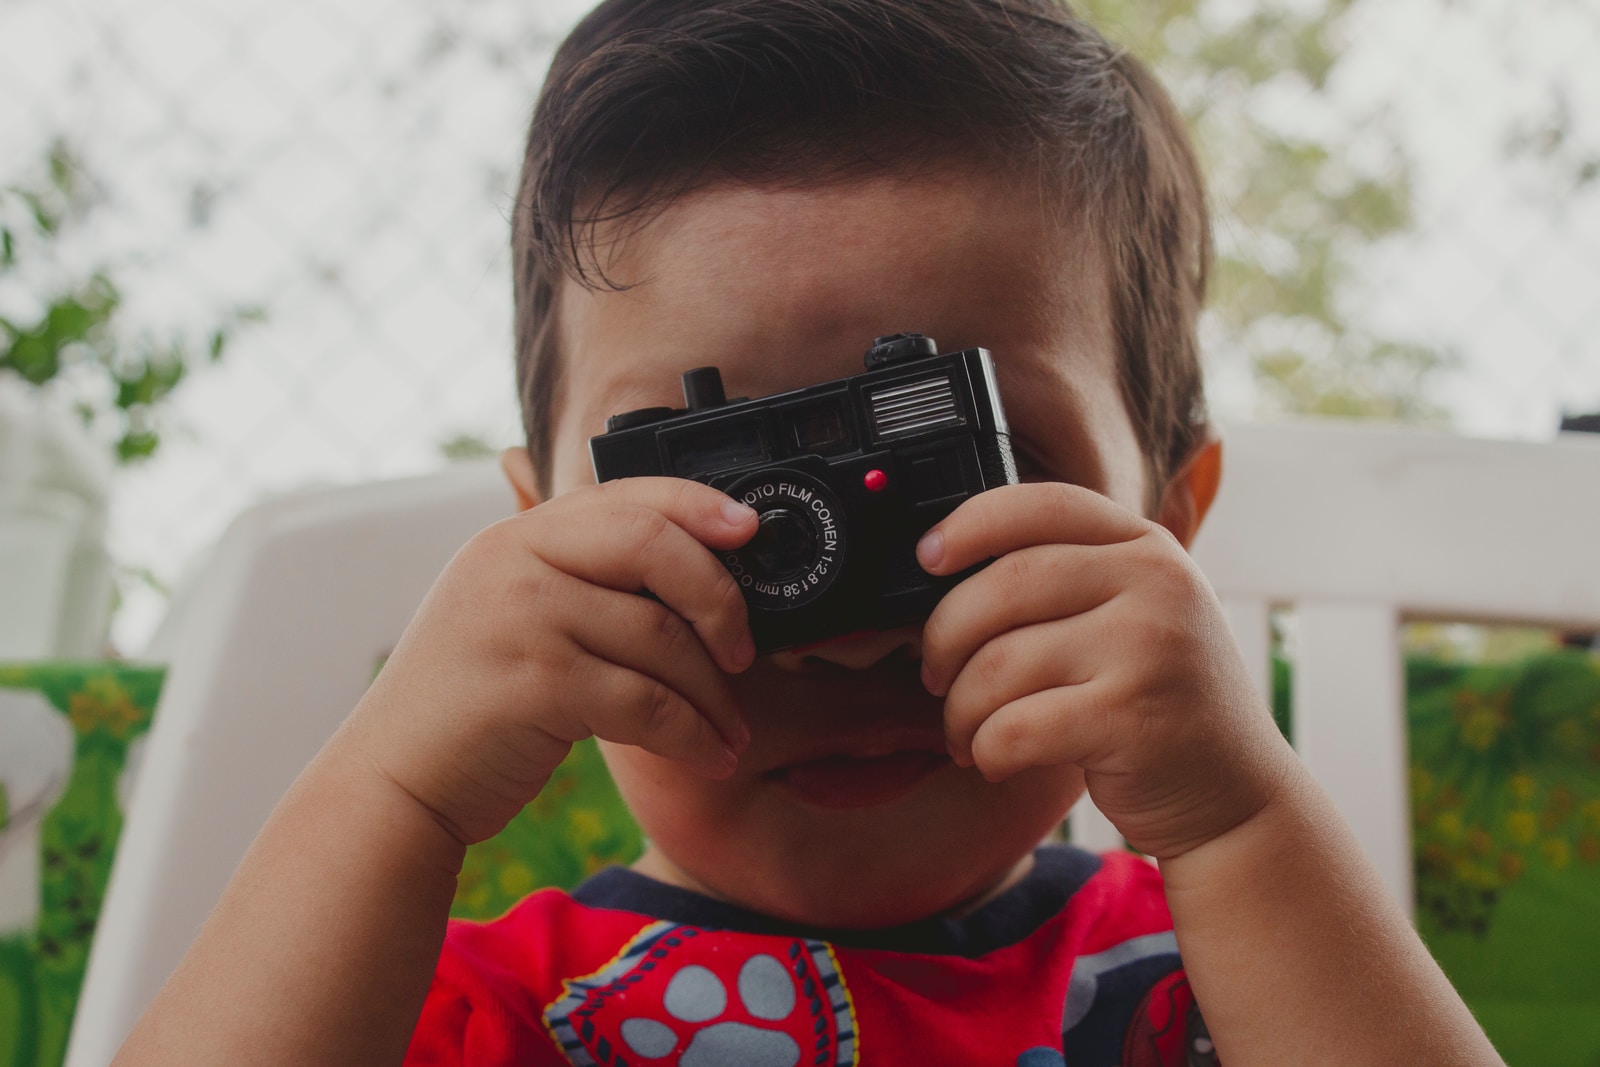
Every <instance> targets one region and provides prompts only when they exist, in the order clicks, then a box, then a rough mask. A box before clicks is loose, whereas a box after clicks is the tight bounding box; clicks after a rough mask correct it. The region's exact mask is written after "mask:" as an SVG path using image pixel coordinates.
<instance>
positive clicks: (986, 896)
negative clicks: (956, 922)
mask: <svg viewBox="0 0 1600 1067" xmlns="http://www.w3.org/2000/svg"><path fill="white" fill-rule="evenodd" d="M631 866H632V869H633V870H634V871H635V872H637V873H638V874H642V875H644V876H645V877H646V878H653V879H655V880H656V881H658V882H662V883H664V884H666V885H670V886H676V887H677V888H679V889H687V890H689V891H690V892H692V893H699V894H700V895H701V896H704V897H709V898H710V899H712V900H716V901H720V902H722V903H724V904H731V905H733V906H735V907H744V905H743V904H742V903H741V902H740V901H737V900H729V899H728V898H727V897H726V896H724V895H723V894H721V893H718V892H717V891H716V890H715V889H712V888H711V887H710V886H708V885H706V884H705V883H703V882H701V881H700V880H699V879H697V878H695V877H694V876H692V875H691V874H689V873H688V872H687V871H685V870H684V869H683V868H682V867H679V866H678V865H677V864H676V863H674V862H672V860H671V859H669V858H668V857H667V856H666V855H665V854H664V853H662V852H661V851H660V850H659V849H657V848H656V847H655V846H653V845H651V846H648V847H646V848H645V850H644V854H643V855H642V856H640V857H639V858H638V859H637V860H635V861H634V862H633V864H632V865H631ZM1032 870H1033V853H1032V852H1028V853H1026V854H1025V855H1024V856H1023V857H1022V858H1021V859H1019V860H1018V861H1017V862H1016V863H1014V864H1012V866H1011V869H1010V870H1009V871H1007V872H1006V874H1005V877H1003V878H1001V879H999V880H998V881H996V882H995V883H994V884H993V885H991V886H989V887H988V888H986V889H983V890H982V891H980V892H978V893H977V894H975V895H973V896H971V897H969V898H967V899H966V900H963V901H960V902H959V903H957V904H956V905H955V906H954V907H952V908H949V909H948V910H946V911H944V912H941V913H940V914H939V915H938V916H929V917H930V918H935V917H936V918H945V919H960V918H963V917H964V916H967V915H970V914H972V913H973V912H974V911H977V910H978V909H979V908H981V907H983V906H984V905H985V904H987V903H989V902H990V901H991V900H993V899H995V898H996V897H998V896H999V895H1000V894H1002V893H1004V892H1005V891H1006V890H1008V889H1010V888H1011V887H1012V886H1014V885H1016V884H1017V883H1018V882H1020V881H1022V880H1023V879H1024V878H1026V877H1027V876H1028V873H1029V872H1030V871H1032Z"/></svg>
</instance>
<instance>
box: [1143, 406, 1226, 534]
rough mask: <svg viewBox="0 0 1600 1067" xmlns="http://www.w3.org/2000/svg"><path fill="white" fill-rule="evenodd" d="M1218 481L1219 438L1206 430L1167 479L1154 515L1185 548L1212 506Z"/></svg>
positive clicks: (1220, 440) (1220, 460) (1220, 463)
mask: <svg viewBox="0 0 1600 1067" xmlns="http://www.w3.org/2000/svg"><path fill="white" fill-rule="evenodd" d="M1221 481H1222V439H1221V438H1219V437H1217V436H1216V434H1214V433H1212V432H1211V431H1210V430H1207V431H1206V435H1205V437H1204V438H1203V439H1202V440H1201V442H1200V444H1199V446H1198V447H1196V448H1195V450H1194V451H1193V452H1191V453H1190V454H1189V458H1188V459H1187V460H1185V461H1184V464H1183V466H1182V467H1179V468H1178V470H1177V473H1175V474H1173V476H1172V479H1171V480H1170V481H1168V482H1167V488H1166V490H1165V491H1163V492H1162V494H1161V508H1160V510H1159V512H1158V513H1157V516H1156V521H1157V522H1159V523H1160V524H1161V525H1163V526H1165V527H1166V528H1167V529H1168V530H1171V531H1172V535H1173V536H1174V537H1176V538H1177V539H1178V541H1179V542H1180V543H1182V545H1183V547H1184V548H1188V547H1189V545H1190V543H1191V542H1192V541H1194V535H1195V534H1197V533H1199V532H1200V523H1201V521H1202V520H1204V519H1205V517H1206V512H1207V511H1210V510H1211V502H1212V501H1213V500H1215V499H1216V497H1217V486H1218V484H1220V483H1221Z"/></svg>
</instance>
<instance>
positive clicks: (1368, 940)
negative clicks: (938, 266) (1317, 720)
mask: <svg viewBox="0 0 1600 1067" xmlns="http://www.w3.org/2000/svg"><path fill="white" fill-rule="evenodd" d="M1295 768H1296V770H1298V771H1299V773H1298V774H1294V775H1292V776H1290V778H1289V780H1288V781H1286V782H1285V783H1284V785H1283V787H1282V788H1281V789H1280V791H1279V792H1278V793H1277V795H1275V796H1274V798H1273V799H1272V800H1271V801H1270V802H1269V803H1268V804H1267V805H1266V806H1264V807H1263V808H1262V809H1261V810H1260V811H1259V812H1257V813H1256V814H1255V815H1253V816H1252V817H1250V818H1248V819H1246V820H1245V821H1244V822H1242V823H1240V824H1239V825H1238V826H1235V827H1234V828H1233V829H1231V830H1228V831H1227V832H1225V833H1223V834H1221V835H1219V836H1218V837H1216V838H1214V839H1212V840H1210V841H1208V842H1206V843H1205V844H1202V845H1197V846H1196V847H1194V848H1192V849H1190V850H1189V851H1187V852H1185V853H1183V854H1182V855H1180V856H1176V857H1174V858H1171V859H1168V860H1165V861H1163V862H1162V863H1161V875H1162V880H1163V881H1164V882H1165V884H1166V891H1167V903H1168V905H1169V906H1170V908H1171V909H1172V920H1173V925H1174V928H1175V929H1176V930H1177V934H1178V948H1179V951H1180V952H1181V953H1182V955H1183V962H1184V968H1185V970H1186V971H1187V973H1188V975H1189V980H1190V982H1191V983H1192V984H1193V986H1194V990H1195V999H1196V1001H1197V1002H1198V1003H1199V1004H1200V1006H1201V1008H1202V1010H1203V1011H1204V1012H1205V1018H1206V1024H1207V1026H1208V1028H1209V1030H1210V1033H1211V1035H1212V1038H1213V1040H1215V1041H1216V1042H1217V1048H1218V1050H1219V1052H1220V1054H1221V1058H1222V1062H1223V1063H1225V1064H1227V1065H1228V1067H1238V1065H1248V1064H1258V1063H1259V1064H1284V1063H1295V1064H1321V1063H1326V1064H1330V1065H1332V1064H1352V1063H1355V1064H1363V1063H1370V1064H1406V1065H1408V1067H1410V1065H1419V1067H1420V1065H1431V1064H1439V1065H1441V1067H1443V1065H1450V1067H1465V1065H1470V1064H1485V1065H1489V1064H1501V1063H1502V1061H1501V1059H1500V1057H1499V1056H1498V1055H1497V1054H1496V1053H1495V1051H1494V1048H1493V1047H1492V1046H1491V1045H1490V1044H1489V1040H1488V1038H1486V1037H1485V1036H1484V1033H1483V1030H1482V1029H1481V1028H1480V1027H1479V1025H1478V1023H1477V1021H1476V1020H1475V1019H1473V1017H1472V1014H1471V1013H1470V1012H1469V1011H1468V1010H1467V1008H1466V1005H1464V1004H1463V1003H1462V1002H1461V999H1460V997H1459V996H1458V995H1457V994H1456V992H1455V990H1454V989H1453V988H1452V987H1451V985H1450V983H1449V981H1448V980H1447V979H1446V978H1445V976H1444V974H1443V972H1441V971H1440V969H1439V966H1438V964H1437V963H1435V962H1434V960H1433V957H1432V956H1430V955H1429V954H1428V951H1427V949H1426V948H1425V947H1424V946H1423V944H1422V941H1421V939H1420V938H1419V937H1418V936H1417V934H1416V931H1415V930H1413V929H1412V927H1411V924H1410V922H1409V921H1408V920H1407V919H1406V916H1405V914H1404V913H1403V912H1402V911H1401V910H1400V908H1399V906H1398V905H1397V904H1396V903H1395V901H1394V899H1393V898H1392V897H1391V896H1390V894H1389V891H1388V889H1387V887H1386V886H1385V885H1384V884H1383V882H1382V880H1381V879H1380V878H1379V876H1378V873H1377V870H1376V869H1375V868H1374V867H1373V866H1372V864H1371V863H1370V862H1369V861H1368V860H1367V858H1366V856H1365V855H1364V854H1363V853H1362V851H1361V848H1360V846H1359V845H1358V844H1357V843H1356V841H1355V837H1354V835H1353V834H1352V833H1351V832H1350V830H1349V828H1348V826H1346V824H1345V822H1344V820H1343V819H1341V818H1340V817H1339V814H1338V812H1337V811H1335V810H1334V808H1333V805H1332V803H1331V802H1330V801H1329V800H1328V798H1327V796H1326V795H1325V794H1324V793H1323V792H1322V790H1321V788H1320V787H1319V786H1318V785H1317V784H1316V783H1315V782H1313V781H1311V780H1310V778H1309V775H1308V774H1307V773H1306V772H1305V771H1304V769H1303V768H1302V767H1301V766H1300V765H1299V764H1298V761H1296V764H1295ZM1219 1035H1225V1037H1223V1036H1219Z"/></svg>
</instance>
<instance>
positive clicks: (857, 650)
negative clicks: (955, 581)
mask: <svg viewBox="0 0 1600 1067" xmlns="http://www.w3.org/2000/svg"><path fill="white" fill-rule="evenodd" d="M895 655H904V656H906V657H907V658H909V659H911V660H913V661H919V660H921V659H922V627H920V626H902V627H900V628H899V629H896V630H874V631H871V632H869V633H862V634H851V635H850V636H848V637H839V638H835V639H834V640H832V641H826V642H824V643H822V644H820V645H811V646H809V647H806V648H800V649H793V648H791V649H789V650H787V651H784V652H774V653H773V654H772V662H773V663H775V664H777V665H778V666H779V667H782V668H783V669H784V670H787V671H795V672H797V673H798V672H801V671H804V670H806V669H807V663H806V661H807V660H823V661H826V662H828V663H833V664H836V665H838V666H840V667H845V668H848V669H849V670H853V671H863V670H866V669H867V668H868V667H875V666H877V665H878V664H879V663H882V662H883V661H884V660H886V659H888V658H890V657H891V656H895Z"/></svg>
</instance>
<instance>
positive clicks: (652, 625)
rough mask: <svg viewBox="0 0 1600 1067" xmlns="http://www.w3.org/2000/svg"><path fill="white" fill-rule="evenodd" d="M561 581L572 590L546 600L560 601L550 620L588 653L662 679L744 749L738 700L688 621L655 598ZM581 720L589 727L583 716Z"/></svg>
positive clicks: (745, 741)
mask: <svg viewBox="0 0 1600 1067" xmlns="http://www.w3.org/2000/svg"><path fill="white" fill-rule="evenodd" d="M563 580H564V581H566V582H570V583H571V584H572V585H573V586H574V587H576V591H575V592H574V593H573V594H572V595H570V596H561V597H554V598H551V600H552V603H554V604H560V605H564V607H561V608H556V609H555V610H556V611H558V612H560V617H559V618H558V619H557V620H554V621H556V622H557V624H558V626H559V627H560V628H561V630H562V631H563V632H565V633H567V634H568V635H569V636H570V638H571V640H573V641H574V642H575V643H576V644H577V645H578V646H579V647H581V648H582V649H583V650H584V651H585V652H586V653H588V654H589V655H591V656H594V657H596V658H598V659H600V660H604V661H605V662H608V663H613V664H615V665H617V666H618V667H622V668H625V669H626V670H629V671H633V672H635V673H637V674H640V675H642V676H644V677H646V678H650V679H653V680H655V681H657V682H659V683H661V684H662V685H663V686H665V687H667V688H668V689H670V690H671V691H672V692H674V693H676V694H678V695H679V696H680V697H682V698H683V699H684V700H685V701H686V702H687V703H688V705H689V707H690V708H691V709H692V710H693V711H694V712H695V713H696V715H697V716H698V717H701V718H704V719H705V720H706V722H707V723H708V724H709V725H710V727H711V729H712V731H713V732H714V733H716V734H717V735H718V737H719V738H720V739H721V740H722V741H724V742H726V743H727V744H728V745H729V746H730V747H731V748H732V749H733V750H734V751H735V752H742V751H743V750H744V748H745V747H746V746H747V745H748V744H749V741H750V731H749V728H748V727H747V726H746V725H745V723H744V718H743V716H742V714H741V713H740V711H739V705H738V702H737V701H736V700H735V699H734V697H733V693H732V691H731V690H730V689H729V687H728V682H727V677H726V676H725V675H724V674H723V673H722V672H721V671H720V670H718V667H717V664H716V663H715V662H714V661H713V660H712V658H711V655H710V653H709V652H708V651H707V650H706V647H705V645H704V643H703V641H702V640H701V638H700V635H699V633H698V632H697V631H696V630H695V629H694V628H693V626H692V625H691V624H690V623H689V622H688V621H687V620H685V619H684V618H683V617H682V616H681V615H679V614H678V613H677V612H675V611H674V610H672V609H671V608H670V607H668V606H666V605H664V604H660V603H657V602H656V601H654V600H647V599H645V598H644V597H640V596H633V595H631V594H624V593H617V592H612V591H609V590H608V591H605V592H602V593H598V594H596V591H595V590H594V587H593V586H587V585H585V583H583V582H582V581H580V580H579V579H576V578H571V577H569V576H563ZM558 588H559V587H558ZM585 591H586V592H587V593H588V595H587V596H586V595H584V592H585ZM578 710H579V712H580V714H583V715H586V716H587V715H589V714H591V713H594V714H599V713H603V712H604V709H603V708H601V707H600V706H599V705H598V703H596V704H595V705H594V706H592V707H580V708H579V709H578ZM584 721H585V722H587V723H589V725H590V726H591V729H592V728H593V723H592V722H590V720H589V719H588V718H585V720H584ZM595 732H598V731H595Z"/></svg>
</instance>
